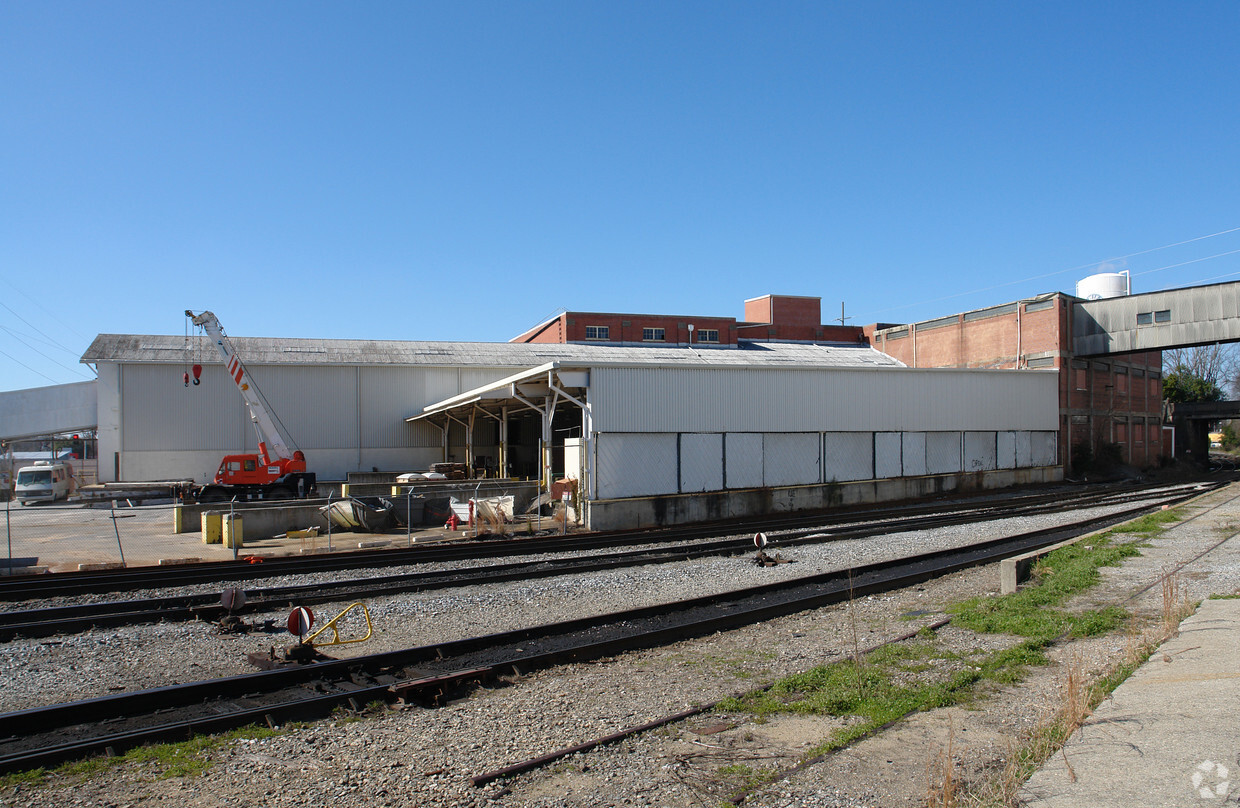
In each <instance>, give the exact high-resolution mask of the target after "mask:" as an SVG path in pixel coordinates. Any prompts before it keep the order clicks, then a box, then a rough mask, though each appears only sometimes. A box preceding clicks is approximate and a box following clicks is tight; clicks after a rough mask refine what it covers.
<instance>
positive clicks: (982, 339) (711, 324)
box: [510, 292, 1170, 469]
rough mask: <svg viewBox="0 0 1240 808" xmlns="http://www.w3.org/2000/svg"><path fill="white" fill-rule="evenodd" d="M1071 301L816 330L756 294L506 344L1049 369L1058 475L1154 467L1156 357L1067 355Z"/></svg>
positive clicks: (813, 309) (790, 306) (791, 304)
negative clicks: (707, 310)
mask: <svg viewBox="0 0 1240 808" xmlns="http://www.w3.org/2000/svg"><path fill="white" fill-rule="evenodd" d="M1078 302H1080V301H1079V299H1078V298H1076V297H1073V296H1071V295H1067V294H1063V293H1061V292H1054V293H1050V294H1045V295H1040V296H1038V297H1036V298H1030V299H1026V300H1020V301H1016V302H1012V303H1004V304H1002V305H998V306H991V307H989V308H984V309H978V310H976V311H968V312H963V313H960V314H953V315H950V316H947V317H939V318H936V319H933V320H925V321H922V322H919V323H909V324H900V325H895V324H890V323H878V324H874V325H868V326H864V327H861V326H842V325H824V324H823V323H822V300H821V298H817V297H802V296H792V295H763V296H762V297H756V298H752V299H750V300H746V301H745V319H744V320H743V321H738V320H735V319H734V318H731V317H685V316H677V315H660V314H606V313H599V312H579V311H578V312H564V313H563V314H560V315H558V316H557V317H554V318H552V319H550V320H548V321H546V322H544V323H542V324H540V325H538V326H536V327H534V328H532V329H530V330H529V331H527V332H525V333H524V334H521V335H520V336H518V337H515V338H514V339H512V340H510V341H511V342H544V343H547V342H550V343H606V344H613V345H614V344H625V345H652V344H656V345H657V344H679V345H688V344H693V345H703V346H723V347H727V346H732V347H735V346H736V344H737V342H738V341H744V340H755V341H771V340H777V341H778V340H787V341H793V342H869V343H870V344H871V345H872V346H873V347H874V348H877V349H878V350H880V351H882V352H883V353H886V354H888V355H889V356H892V357H894V358H896V359H898V360H900V361H901V362H903V363H904V364H906V365H908V366H909V367H912V368H942V367H959V368H995V369H1025V368H1029V369H1033V368H1053V369H1056V370H1058V371H1059V419H1060V432H1059V455H1060V462H1061V463H1062V464H1063V466H1064V468H1065V469H1070V468H1071V467H1072V462H1073V457H1074V456H1076V457H1081V456H1082V454H1081V453H1082V452H1085V451H1087V452H1088V453H1090V454H1092V455H1098V454H1100V453H1105V452H1107V451H1114V449H1111V448H1110V447H1109V445H1113V446H1114V447H1116V448H1117V450H1118V452H1119V454H1120V458H1121V459H1122V460H1123V461H1124V462H1126V463H1131V464H1133V465H1135V466H1141V467H1146V466H1151V465H1155V464H1157V463H1158V462H1159V460H1160V458H1161V457H1162V456H1163V455H1164V454H1165V453H1166V454H1169V453H1170V445H1169V441H1168V442H1167V443H1168V445H1166V446H1164V439H1163V427H1162V353H1161V351H1146V352H1140V353H1129V354H1124V355H1118V356H1105V357H1101V358H1088V359H1085V358H1077V357H1075V356H1073V353H1072V322H1073V307H1074V305H1075V304H1076V303H1078ZM690 327H692V328H693V330H692V331H690Z"/></svg>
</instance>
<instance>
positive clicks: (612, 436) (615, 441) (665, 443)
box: [595, 432, 677, 499]
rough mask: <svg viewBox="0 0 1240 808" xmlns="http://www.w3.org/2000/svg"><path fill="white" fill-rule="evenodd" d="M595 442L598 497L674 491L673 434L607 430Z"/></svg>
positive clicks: (674, 455) (614, 497) (648, 494)
mask: <svg viewBox="0 0 1240 808" xmlns="http://www.w3.org/2000/svg"><path fill="white" fill-rule="evenodd" d="M595 446H596V447H597V452H598V469H597V472H596V473H597V475H598V494H599V498H600V499H620V498H623V497H643V496H654V495H657V494H674V493H676V488H677V479H676V435H675V434H672V433H667V432H654V433H650V432H647V433H615V432H608V433H603V434H600V435H599V436H598V440H597V442H596V444H595Z"/></svg>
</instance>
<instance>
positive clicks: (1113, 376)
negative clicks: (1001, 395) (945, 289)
mask: <svg viewBox="0 0 1240 808" xmlns="http://www.w3.org/2000/svg"><path fill="white" fill-rule="evenodd" d="M1021 305H1022V310H1021V314H1020V330H1019V334H1020V337H1019V340H1020V349H1019V352H1018V351H1017V327H1016V312H1014V311H1013V312H1008V313H1004V314H999V315H995V316H993V317H985V318H981V319H975V320H967V321H966V320H965V318H964V315H963V314H962V315H957V317H956V318H955V322H949V323H947V324H945V325H941V326H939V327H937V328H930V329H926V330H922V331H917V330H916V329H915V328H913V327H909V328H908V331H909V333H908V336H906V337H903V338H899V339H885V338H884V337H883V336H882V335H880V334H878V333H877V330H876V329H875V328H874V327H873V326H869V327H867V329H866V332H867V335H868V336H869V339H870V343H871V344H872V345H873V346H874V347H875V348H877V349H879V350H880V351H883V352H885V353H887V354H889V355H890V356H893V357H895V358H896V359H899V360H900V361H901V362H904V363H905V364H906V365H908V366H910V367H923V368H924V367H978V368H1014V367H1016V366H1017V355H1018V353H1019V355H1020V356H1023V357H1025V358H1026V361H1027V360H1028V358H1029V357H1030V356H1034V357H1045V356H1047V355H1048V354H1049V355H1050V357H1051V358H1052V359H1053V361H1054V367H1056V368H1057V369H1059V406H1060V422H1061V426H1060V440H1059V445H1060V458H1061V460H1062V461H1063V462H1065V463H1067V461H1068V459H1069V452H1070V447H1071V446H1072V445H1074V444H1076V443H1080V442H1082V441H1089V442H1091V444H1092V446H1093V448H1094V449H1095V451H1096V450H1097V448H1098V447H1099V446H1100V445H1101V444H1102V443H1104V442H1105V443H1118V444H1120V450H1121V453H1122V454H1123V457H1124V459H1125V460H1126V461H1127V462H1129V463H1132V464H1133V465H1137V466H1147V465H1152V464H1154V463H1157V462H1158V458H1159V456H1160V455H1161V454H1162V453H1163V446H1162V430H1161V428H1160V426H1159V424H1160V420H1161V415H1162V386H1161V382H1160V381H1159V380H1158V379H1152V378H1150V373H1152V372H1158V371H1159V370H1160V369H1161V365H1162V354H1161V353H1159V352H1157V351H1155V352H1151V353H1147V354H1133V355H1130V356H1122V357H1105V358H1103V359H1100V360H1080V359H1078V360H1075V361H1073V362H1071V363H1069V361H1068V355H1069V354H1070V351H1071V325H1070V318H1071V310H1072V307H1071V300H1069V299H1068V298H1063V297H1060V298H1055V299H1054V301H1053V305H1052V306H1051V307H1049V308H1046V309H1041V310H1038V311H1032V312H1031V311H1026V310H1025V309H1024V304H1021ZM897 330H903V329H897ZM1078 365H1083V367H1078ZM1117 366H1118V367H1119V368H1121V369H1122V370H1116V367H1117ZM1137 371H1140V373H1138V372H1137Z"/></svg>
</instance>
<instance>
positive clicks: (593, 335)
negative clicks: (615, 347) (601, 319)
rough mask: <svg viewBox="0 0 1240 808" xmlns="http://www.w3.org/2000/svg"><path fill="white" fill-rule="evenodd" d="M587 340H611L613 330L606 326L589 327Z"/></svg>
mask: <svg viewBox="0 0 1240 808" xmlns="http://www.w3.org/2000/svg"><path fill="white" fill-rule="evenodd" d="M586 339H611V329H610V328H609V327H608V326H605V325H588V326H586Z"/></svg>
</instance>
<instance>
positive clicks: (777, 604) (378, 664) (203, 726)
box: [0, 491, 1197, 772]
mask: <svg viewBox="0 0 1240 808" xmlns="http://www.w3.org/2000/svg"><path fill="white" fill-rule="evenodd" d="M1196 493H1197V492H1196V491H1187V492H1182V493H1181V494H1180V495H1179V496H1178V497H1177V500H1186V499H1189V498H1190V497H1192V496H1195V495H1196ZM1156 507H1157V505H1152V504H1150V503H1144V504H1142V505H1139V506H1136V507H1132V508H1128V509H1125V510H1123V511H1121V512H1116V513H1112V514H1109V515H1107V516H1105V517H1094V518H1091V519H1086V520H1083V521H1079V522H1075V523H1073V524H1070V525H1062V526H1059V527H1055V528H1050V529H1045V530H1038V531H1033V532H1029V533H1022V534H1019V535H1016V536H1010V537H1005V538H1001V539H994V540H990V541H986V542H982V543H978V544H974V545H970V546H967V547H962V548H956V549H951V550H941V551H937V552H933V553H928V554H924V555H920V556H914V557H910V558H904V559H897V560H892V561H886V562H880V563H875V564H869V565H865V566H861V567H857V568H854V569H849V570H840V571H835V572H829V573H822V574H816V575H811V576H806V577H803V578H798V579H794V580H790V581H785V582H782V583H778V584H768V585H764V586H757V587H751V588H747V589H743V590H738V591H734V592H728V593H724V594H719V595H713V596H708V597H700V598H695V599H692V600H687V601H682V602H676V603H668V604H661V605H657V606H650V607H644V608H639V609H633V610H628V611H624V612H618V613H612V614H605V615H599V616H595V617H590V618H582V619H577V620H571V621H565V622H561V623H554V624H548V625H543V626H536V627H532V628H527V629H520V630H515V631H508V632H503V633H499V634H493V635H489V636H484V637H475V638H469V639H463V640H457V641H453V642H445V643H439V644H435V645H428V646H420V647H417V648H410V649H405V650H400V651H391V652H387V653H383V654H376V655H372V656H365V657H354V658H351V659H345V660H331V661H324V662H318V663H314V664H308V665H305V666H300V667H290V668H284V669H278V670H274V671H267V672H262V673H254V674H247V675H244V676H234V677H228V678H223V679H216V680H211V681H204V682H194V683H189V684H182V685H174V686H170V687H164V688H156V689H151V690H144V691H138V692H134V693H127V694H119V695H115V696H107V697H102V698H96V699H89V700H86V701H80V702H74V703H69V704H59V705H53V706H49V707H41V708H33V709H28V710H22V711H18V712H12V713H6V714H2V715H0V772H12V771H18V770H23V769H30V768H34V767H39V766H50V765H55V764H57V763H60V762H63V761H66V760H72V759H77V758H82V757H86V756H89V755H92V754H99V753H104V752H118V751H123V750H124V749H128V748H132V747H134V746H138V745H141V744H144V743H151V742H163V741H173V740H181V739H185V738H187V737H189V736H191V735H193V734H197V733H204V732H219V731H222V730H225V729H229V728H234V727H238V726H244V725H247V724H252V723H263V722H266V723H269V724H276V723H283V722H286V721H289V720H298V719H309V718H314V717H320V716H323V715H326V714H327V713H329V712H330V711H331V710H332V709H334V708H336V707H338V706H340V705H350V706H353V707H354V708H358V707H359V706H360V705H361V704H363V703H368V702H370V701H373V700H376V699H385V700H394V699H404V700H418V701H423V702H428V703H437V702H438V700H439V699H441V698H443V697H444V696H445V695H447V694H448V693H449V692H451V691H453V690H454V689H457V688H460V687H461V686H463V685H472V684H476V683H483V682H486V681H489V680H493V679H496V678H497V677H500V676H505V675H522V674H525V673H528V672H529V671H531V670H533V669H535V668H541V667H547V666H551V665H555V664H561V663H564V662H569V661H580V660H586V659H594V658H599V657H602V656H608V655H613V654H616V653H620V652H623V651H627V650H631V649H635V648H646V647H653V646H657V645H661V644H665V643H670V642H674V641H678V640H682V639H686V638H689V637H693V636H702V635H705V634H709V633H712V632H715V631H721V630H727V629H732V628H736V627H738V626H742V625H748V624H752V623H755V622H760V621H763V620H767V619H770V618H773V617H778V616H782V615H786V614H792V613H795V612H799V611H803V610H806V609H813V608H818V607H821V606H825V605H829V604H832V603H837V602H840V601H843V600H846V599H848V598H851V597H857V596H864V595H868V594H872V593H875V592H881V591H887V590H891V589H897V588H901V587H905V586H909V585H912V584H915V583H919V582H922V581H926V580H929V579H931V578H935V577H938V576H941V575H945V574H948V573H950V572H954V571H957V570H961V569H965V568H968V567H973V566H978V565H982V564H987V563H991V562H994V561H997V560H999V559H1001V558H1003V557H1005V556H1008V555H1013V554H1017V553H1023V552H1027V551H1029V550H1033V549H1037V548H1040V547H1046V546H1048V545H1051V544H1055V543H1057V542H1060V541H1063V540H1065V539H1067V538H1070V537H1072V536H1076V535H1081V534H1084V533H1087V532H1090V531H1092V530H1096V529H1100V528H1104V527H1107V526H1110V525H1113V524H1117V523H1119V522H1122V521H1126V520H1128V519H1130V518H1133V517H1135V516H1137V515H1139V514H1141V513H1145V512H1148V511H1150V510H1152V509H1154V508H1156Z"/></svg>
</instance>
